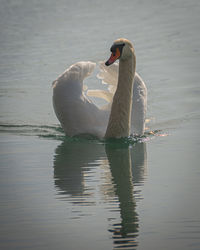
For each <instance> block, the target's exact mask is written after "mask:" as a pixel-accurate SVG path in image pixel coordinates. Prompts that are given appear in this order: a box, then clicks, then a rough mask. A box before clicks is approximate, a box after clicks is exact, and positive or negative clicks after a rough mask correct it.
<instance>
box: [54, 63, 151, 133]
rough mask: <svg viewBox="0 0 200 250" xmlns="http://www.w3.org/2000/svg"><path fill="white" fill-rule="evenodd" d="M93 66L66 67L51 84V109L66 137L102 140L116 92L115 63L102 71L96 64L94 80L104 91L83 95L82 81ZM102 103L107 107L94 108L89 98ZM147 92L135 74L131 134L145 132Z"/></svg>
mask: <svg viewBox="0 0 200 250" xmlns="http://www.w3.org/2000/svg"><path fill="white" fill-rule="evenodd" d="M95 66H96V64H95V63H93V62H89V61H88V62H78V63H76V64H73V65H72V66H70V67H69V68H68V69H67V70H66V71H65V72H64V73H63V74H62V75H60V76H59V77H58V78H57V79H56V80H55V81H54V82H53V106H54V110H55V113H56V116H57V118H58V120H59V121H60V123H61V126H62V127H63V129H64V131H65V133H66V135H68V136H74V135H81V134H91V135H94V136H97V137H99V138H103V137H104V135H105V133H106V128H107V125H108V120H109V115H110V110H111V105H112V100H113V96H114V93H115V91H116V88H117V79H118V68H119V66H118V63H114V64H112V65H110V66H109V67H106V66H105V64H104V63H103V62H100V64H99V66H100V73H99V74H98V78H99V79H101V80H102V82H103V83H106V84H107V86H108V88H107V90H106V91H105V90H88V91H87V92H86V93H84V87H83V86H84V85H83V80H84V79H85V78H86V77H88V76H89V75H91V73H92V72H93V71H94V68H95ZM90 96H93V97H98V98H102V99H105V100H106V101H107V102H108V105H106V106H103V107H98V106H97V105H95V104H94V103H93V102H92V101H91V100H90V99H89V97H90ZM146 106H147V90H146V86H145V84H144V82H143V80H142V79H141V77H140V76H139V75H138V74H137V73H135V76H134V85H133V97H132V112H131V134H133V135H142V134H143V133H144V128H145V115H146Z"/></svg>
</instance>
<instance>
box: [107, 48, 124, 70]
mask: <svg viewBox="0 0 200 250" xmlns="http://www.w3.org/2000/svg"><path fill="white" fill-rule="evenodd" d="M120 56H121V54H120V51H119V48H117V49H116V52H115V53H114V52H112V54H111V56H110V58H109V59H108V61H107V62H106V63H105V65H106V66H109V65H111V64H113V63H114V62H115V61H116V60H117V59H118V58H119V57H120Z"/></svg>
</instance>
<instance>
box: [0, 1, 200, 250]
mask: <svg viewBox="0 0 200 250" xmlns="http://www.w3.org/2000/svg"><path fill="white" fill-rule="evenodd" d="M119 37H126V38H128V39H130V40H131V41H133V43H134V46H135V50H136V56H137V72H138V73H139V74H140V75H141V76H142V77H143V79H144V81H145V82H146V85H147V88H148V113H147V118H148V119H149V120H150V122H149V123H148V124H147V127H148V128H147V133H146V136H145V138H143V140H140V142H137V143H134V144H133V143H131V144H128V143H125V142H118V143H116V142H110V143H107V144H105V143H104V142H100V141H94V140H86V139H70V138H65V136H64V134H63V132H62V130H61V129H60V127H59V123H58V121H57V120H56V117H55V115H54V112H53V108H52V101H51V96H52V89H51V83H52V81H53V80H54V79H55V78H56V77H57V76H58V75H59V74H60V73H62V72H63V71H64V70H65V69H66V68H67V67H68V66H70V65H71V64H72V63H74V62H76V61H80V60H91V61H94V62H98V61H100V60H106V59H107V58H108V56H109V54H110V52H109V48H110V46H111V44H112V42H113V41H114V40H115V39H116V38H119ZM199 41H200V2H199V1H198V0H191V1H187V0H175V1H174V0H173V1H172V0H170V1H159V0H157V1H156V0H155V1H141V0H140V1H139V0H138V1H136V0H134V1H133V0H126V1H119V0H111V1H107V0H102V1H90V0H84V1H74V0H57V1H53V0H48V1H47V0H43V1H41V0H34V1H26V0H17V1H14V0H10V1H7V0H0V223H1V224H0V225H1V226H0V248H1V249H6V250H7V249H12V250H13V249H20V250H21V249H37V250H39V249H41V250H43V249H52V250H53V249H59V250H63V249H67V250H68V249H69V250H71V249H74V250H76V249H83V250H84V249H85V250H87V249H97V250H98V249H99V250H100V249H141V250H143V249H144V250H146V249H148V250H151V249H152V250H154V249H170V250H171V249H200V164H199V152H200V141H199V121H200V111H199V107H200V98H199V94H200V88H199V86H200V82H199V79H200V70H199V69H200V49H199ZM87 84H88V86H89V87H92V88H99V81H98V80H97V79H96V78H95V75H94V76H92V77H91V78H90V79H88V80H87ZM155 130H158V131H159V132H157V133H156V134H155V135H152V134H151V133H149V132H150V131H155Z"/></svg>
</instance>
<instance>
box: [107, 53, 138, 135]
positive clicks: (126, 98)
mask: <svg viewBox="0 0 200 250" xmlns="http://www.w3.org/2000/svg"><path fill="white" fill-rule="evenodd" d="M135 64H136V63H135V55H134V53H132V56H131V57H129V59H127V60H120V61H119V76H118V85H117V90H116V92H115V95H114V97H113V103H112V108H111V113H110V118H109V122H108V126H107V130H106V134H105V138H121V137H128V136H129V135H130V126H131V109H132V96H133V79H134V75H135Z"/></svg>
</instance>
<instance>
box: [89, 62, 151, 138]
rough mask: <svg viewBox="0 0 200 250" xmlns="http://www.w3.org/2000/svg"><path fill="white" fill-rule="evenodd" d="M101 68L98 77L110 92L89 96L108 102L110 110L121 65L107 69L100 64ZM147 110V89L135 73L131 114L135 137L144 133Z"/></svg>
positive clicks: (97, 92)
mask: <svg viewBox="0 0 200 250" xmlns="http://www.w3.org/2000/svg"><path fill="white" fill-rule="evenodd" d="M99 66H100V73H99V74H98V75H97V77H98V78H99V79H101V80H102V83H105V84H108V90H107V91H105V90H104V91H102V90H88V91H87V95H88V96H94V97H99V98H103V99H105V100H106V101H108V106H107V108H108V109H110V108H111V104H112V99H113V96H114V93H115V91H116V88H117V81H118V68H119V64H118V63H114V64H112V65H110V66H109V67H107V66H105V63H104V62H100V63H99ZM146 109H147V89H146V86H145V83H144V81H143V80H142V78H141V77H140V76H139V75H138V73H135V77H134V85H133V100H132V113H131V133H132V134H133V135H142V134H143V133H144V129H145V116H146Z"/></svg>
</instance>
